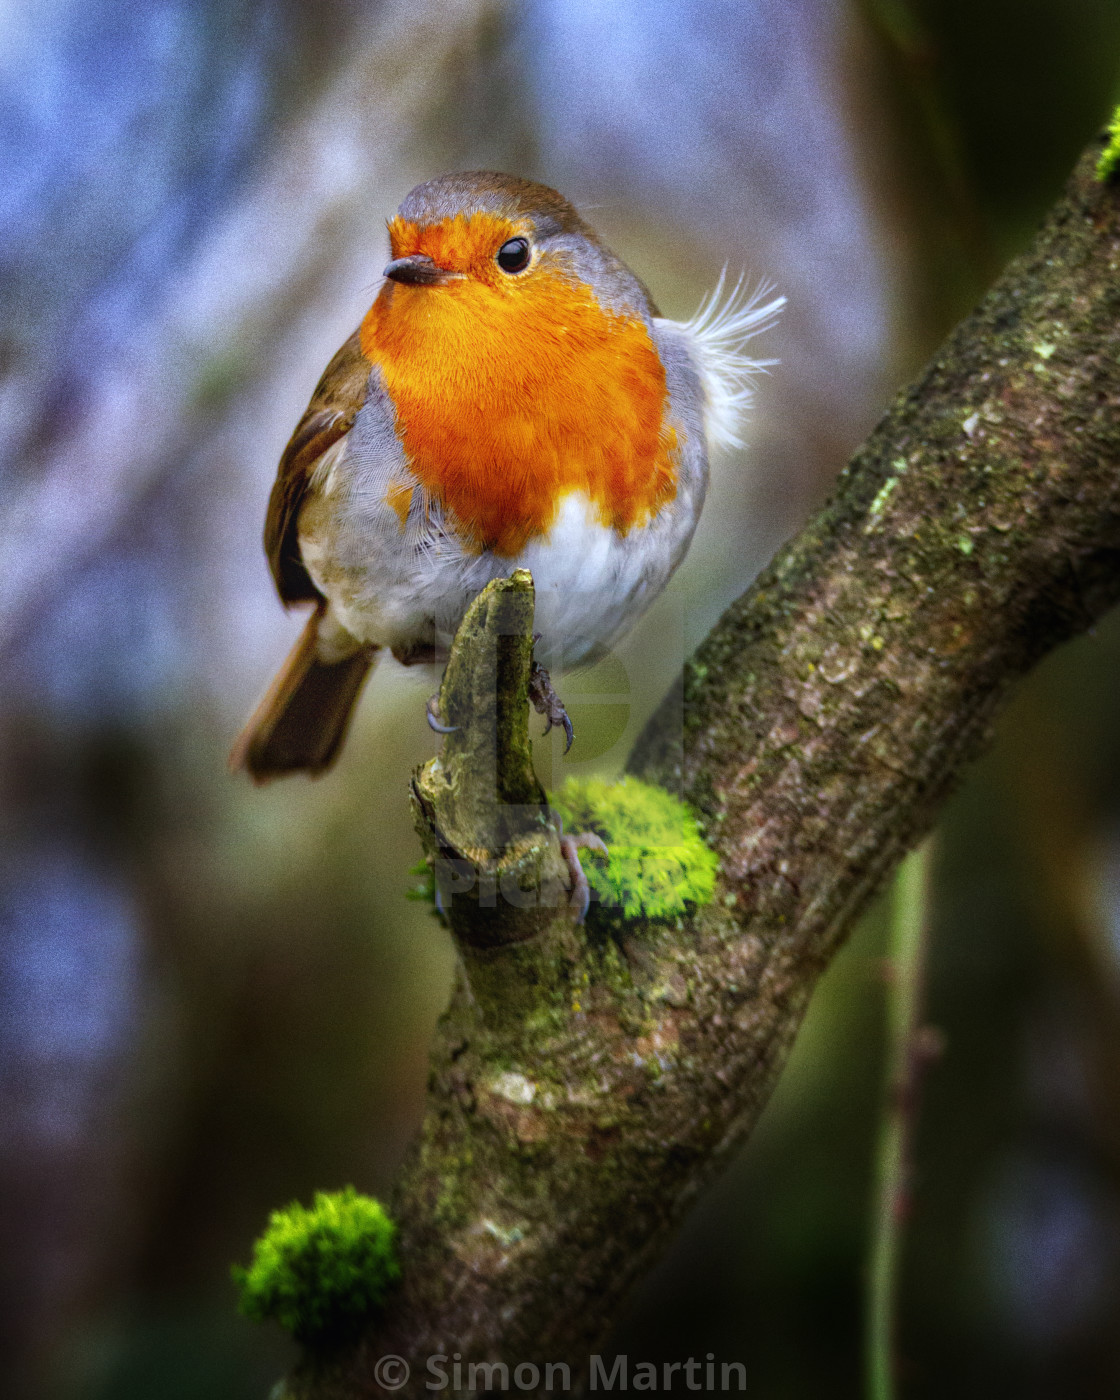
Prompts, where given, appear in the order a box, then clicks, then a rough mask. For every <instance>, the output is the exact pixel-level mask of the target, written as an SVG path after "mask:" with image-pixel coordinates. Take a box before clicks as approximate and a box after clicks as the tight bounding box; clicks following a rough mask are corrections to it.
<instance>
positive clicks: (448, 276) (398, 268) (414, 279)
mask: <svg viewBox="0 0 1120 1400" xmlns="http://www.w3.org/2000/svg"><path fill="white" fill-rule="evenodd" d="M385 276H386V277H388V279H389V281H390V282H404V283H406V284H407V285H408V286H410V287H438V286H440V284H441V283H443V282H454V281H457V280H458V278H459V277H461V276H462V274H461V273H459V272H451V271H450V270H449V269H448V268H446V267H440V265H439V263H436V262H433V261H432V260H431V258H430V257H428V255H427V253H410V254H409V255H408V257H407V258H394V259H393V261H392V262H391V263H390V264H389V266H388V267H387V268H386V269H385Z"/></svg>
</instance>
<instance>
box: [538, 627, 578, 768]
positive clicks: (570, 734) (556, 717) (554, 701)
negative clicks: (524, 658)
mask: <svg viewBox="0 0 1120 1400" xmlns="http://www.w3.org/2000/svg"><path fill="white" fill-rule="evenodd" d="M537 635H538V636H539V635H540V634H539V633H538V634H537ZM535 640H536V638H534V641H535ZM529 699H530V700H531V701H532V703H533V709H534V710H536V712H537V714H538V715H544V717H545V720H546V724H545V727H544V732H545V733H546V734H548V733H551V731H552V728H553V726H554V725H560V726H561V728H562V729H563V730H564V735H565V737H566V739H567V742H566V743H565V745H564V752H565V753H567V752H568V750H569V749H570V748H571V747H572V740H573V739H574V738H575V737H576V732H575V730H574V729H573V728H572V721H571V720H570V719H569V718H568V712H567V710H566V709H565V708H564V702H563V701H562V700H561V699H560V697H559V695H557V694H556V691H555V689H554V688H553V685H552V677H551V676H550V675H549V674H548V672H547V671H546V670H545V669H544V667H543V666H542V665H541V663H540V662H539V661H534V662H533V669H532V670H531V671H530V672H529Z"/></svg>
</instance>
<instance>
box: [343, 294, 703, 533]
mask: <svg viewBox="0 0 1120 1400" xmlns="http://www.w3.org/2000/svg"><path fill="white" fill-rule="evenodd" d="M361 343H362V349H363V351H364V352H365V354H366V355H367V356H368V358H369V359H370V360H372V361H373V362H374V363H376V364H378V365H380V367H381V370H382V374H383V376H384V379H385V385H386V388H387V389H388V391H389V394H390V395H391V397H392V400H393V403H394V405H395V406H396V411H397V430H398V433H399V434H400V437H401V440H402V442H403V444H404V448H405V451H406V453H407V455H408V458H409V462H410V464H411V467H412V470H413V471H414V472H415V473H416V475H417V477H418V478H419V479H420V481H421V482H422V483H423V485H424V486H425V487H426V488H427V489H428V491H430V492H431V494H432V495H433V496H434V497H435V498H436V499H437V500H438V501H440V502H441V503H442V505H443V506H444V507H445V508H446V509H447V510H449V511H450V512H451V514H452V516H453V519H454V522H455V525H456V527H457V529H458V530H459V531H460V533H461V534H462V535H463V536H464V538H465V539H467V540H468V541H469V543H470V544H471V546H472V547H474V548H477V549H480V550H481V549H491V550H493V551H494V552H495V553H497V554H501V555H506V556H509V555H514V554H517V553H518V552H519V551H520V550H521V549H522V548H523V546H524V545H525V544H526V542H527V541H528V540H530V539H532V538H533V537H534V536H537V535H540V534H543V533H546V532H547V531H548V529H549V528H550V526H551V525H552V523H553V521H554V520H555V518H556V513H557V510H558V507H559V503H560V501H561V500H562V499H563V497H564V496H565V495H567V494H569V493H570V492H573V491H582V492H585V493H586V494H587V496H588V498H589V499H590V501H591V502H592V503H593V504H594V506H595V507H596V508H597V510H598V512H599V515H600V518H601V520H602V521H603V523H605V524H608V525H612V526H614V528H615V529H617V530H619V531H623V532H625V531H626V530H629V529H630V528H631V527H632V526H634V525H636V524H641V523H642V522H644V521H646V520H648V519H649V518H650V516H651V515H653V514H654V513H655V512H656V511H657V510H658V509H660V507H661V506H662V505H664V504H665V503H666V502H667V501H669V500H671V499H672V498H673V496H674V495H675V492H676V456H677V441H676V435H675V433H674V432H673V430H672V429H670V428H666V427H665V426H664V419H665V406H666V401H667V392H666V387H665V371H664V368H663V367H662V364H661V361H660V359H659V358H658V355H657V352H656V350H655V349H654V346H653V343H652V341H651V339H650V335H649V332H648V330H647V329H646V327H645V325H644V324H643V323H642V322H641V321H639V320H636V319H628V318H625V317H620V316H615V315H612V314H610V313H608V312H605V311H604V310H603V309H602V308H601V307H600V306H599V304H598V302H597V301H596V300H595V299H594V297H593V296H592V295H591V293H590V292H588V291H586V290H585V289H583V288H582V287H580V286H578V285H574V284H572V283H571V282H569V281H567V280H566V279H565V278H564V277H563V276H560V275H556V274H551V273H549V272H548V271H546V269H545V268H543V267H542V268H538V269H537V270H536V271H535V272H533V273H532V274H530V275H528V276H526V277H524V278H522V279H520V280H516V281H515V279H513V278H510V279H509V281H508V284H503V283H502V282H500V281H494V282H491V281H489V280H486V281H483V280H480V279H477V278H474V277H466V278H463V279H462V280H461V281H456V282H451V283H448V284H446V285H444V286H438V287H413V286H403V285H400V284H398V283H393V282H387V283H386V284H385V286H384V287H383V288H382V290H381V292H380V294H379V296H378V298H377V300H376V302H375V303H374V305H373V306H372V308H371V309H370V311H369V314H368V315H367V316H366V318H365V321H364V322H363V324H362V332H361Z"/></svg>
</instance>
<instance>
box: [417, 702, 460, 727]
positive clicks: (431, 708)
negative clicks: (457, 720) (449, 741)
mask: <svg viewBox="0 0 1120 1400" xmlns="http://www.w3.org/2000/svg"><path fill="white" fill-rule="evenodd" d="M438 711H439V696H438V695H433V696H431V697H430V698H429V700H428V703H427V704H426V705H425V706H424V713H425V714H426V715H427V716H428V728H429V729H434V730H435V732H436V733H437V734H454V733H455V731H456V730H457V729H458V728H459V726H458V725H457V724H442V723H441V722H440V721H439V720H438V719H437V718H436V715H437V713H438Z"/></svg>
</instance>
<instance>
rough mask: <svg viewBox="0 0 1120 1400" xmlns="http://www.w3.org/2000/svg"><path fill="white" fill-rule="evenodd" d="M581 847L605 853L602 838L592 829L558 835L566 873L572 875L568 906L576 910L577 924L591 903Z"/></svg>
mask: <svg viewBox="0 0 1120 1400" xmlns="http://www.w3.org/2000/svg"><path fill="white" fill-rule="evenodd" d="M581 848H582V849H587V850H592V851H598V852H600V854H602V855H606V854H607V847H606V843H605V842H604V841H603V838H602V837H601V836H596V835H595V833H594V832H593V831H581V832H580V834H579V835H578V836H564V835H563V834H561V836H560V854H561V855H562V856H563V857H564V859H565V861H566V862H567V865H568V874H569V875H570V876H571V877H572V888H571V892H570V894H569V895H568V907H569V908H570V909H574V910H575V911H576V923H577V924H582V923H583V921H584V919H586V918H587V911H588V909H589V908H590V905H591V886H590V885H589V884H588V883H587V876H586V875H585V874H584V873H583V866H582V865H581V864H580V859H579V853H580V850H581Z"/></svg>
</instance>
